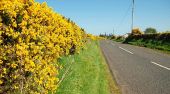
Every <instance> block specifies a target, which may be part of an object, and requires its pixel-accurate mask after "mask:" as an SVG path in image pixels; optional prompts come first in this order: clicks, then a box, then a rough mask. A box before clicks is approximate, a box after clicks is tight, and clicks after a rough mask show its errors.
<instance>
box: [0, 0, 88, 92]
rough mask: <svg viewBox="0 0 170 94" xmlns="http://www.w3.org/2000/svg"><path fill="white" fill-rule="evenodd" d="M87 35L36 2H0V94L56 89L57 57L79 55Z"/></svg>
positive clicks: (70, 22)
mask: <svg viewBox="0 0 170 94" xmlns="http://www.w3.org/2000/svg"><path fill="white" fill-rule="evenodd" d="M85 37H86V34H85V32H84V31H83V30H82V29H81V28H79V27H78V26H77V25H76V24H75V23H74V22H72V21H70V20H68V19H66V18H65V17H63V16H62V15H60V14H58V13H55V12H54V11H53V10H52V9H51V8H49V7H48V6H47V5H46V3H42V4H40V3H37V2H35V1H34V0H0V93H9V94H10V93H14V94H15V93H17V94H18V93H19V94H25V93H26V94H27V93H28V94H36V93H40V94H47V93H48V92H49V91H50V92H54V91H55V90H56V89H57V83H58V81H59V79H58V78H57V75H58V70H59V69H60V67H59V65H58V63H57V62H56V60H57V58H59V57H60V56H62V55H68V54H73V53H75V52H78V51H79V49H80V47H81V46H82V45H83V39H84V38H85Z"/></svg>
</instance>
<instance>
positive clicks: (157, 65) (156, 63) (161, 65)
mask: <svg viewBox="0 0 170 94" xmlns="http://www.w3.org/2000/svg"><path fill="white" fill-rule="evenodd" d="M151 63H152V64H155V65H157V66H159V67H161V68H164V69H167V70H169V71H170V68H168V67H165V66H163V65H160V64H158V63H155V62H153V61H151Z"/></svg>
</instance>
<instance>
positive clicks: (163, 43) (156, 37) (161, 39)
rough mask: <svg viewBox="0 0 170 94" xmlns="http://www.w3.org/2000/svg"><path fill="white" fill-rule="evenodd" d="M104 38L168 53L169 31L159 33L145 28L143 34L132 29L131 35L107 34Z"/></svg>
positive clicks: (169, 44) (138, 30) (169, 50)
mask: <svg viewBox="0 0 170 94" xmlns="http://www.w3.org/2000/svg"><path fill="white" fill-rule="evenodd" d="M101 35H102V34H101ZM105 35H106V36H107V34H104V35H102V37H103V36H104V37H105ZM106 38H108V39H111V40H113V41H116V42H122V43H126V44H131V45H137V46H142V47H147V48H151V49H157V50H160V51H164V52H170V31H165V32H161V33H159V32H158V31H157V30H156V29H155V28H152V27H149V28H146V29H145V30H144V31H143V32H142V31H141V30H140V29H139V28H134V29H133V30H132V32H131V33H128V34H125V35H122V36H120V35H119V36H116V35H113V34H112V35H111V34H109V36H107V37H106Z"/></svg>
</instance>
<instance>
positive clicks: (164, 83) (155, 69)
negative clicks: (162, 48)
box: [100, 40, 170, 94]
mask: <svg viewBox="0 0 170 94" xmlns="http://www.w3.org/2000/svg"><path fill="white" fill-rule="evenodd" d="M100 46H101V49H102V52H103V54H104V56H105V58H106V60H107V62H108V65H109V67H110V70H111V72H112V74H113V75H114V77H115V79H116V80H117V83H118V85H119V86H120V88H121V89H122V93H123V94H170V55H167V54H163V53H161V52H158V51H155V50H151V49H148V48H143V47H137V46H132V45H127V44H121V43H117V42H112V41H109V40H102V41H100Z"/></svg>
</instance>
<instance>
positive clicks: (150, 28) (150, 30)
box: [144, 27, 157, 34]
mask: <svg viewBox="0 0 170 94" xmlns="http://www.w3.org/2000/svg"><path fill="white" fill-rule="evenodd" d="M144 33H145V34H155V33H157V31H156V29H155V28H152V27H149V28H146V30H145V31H144Z"/></svg>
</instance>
